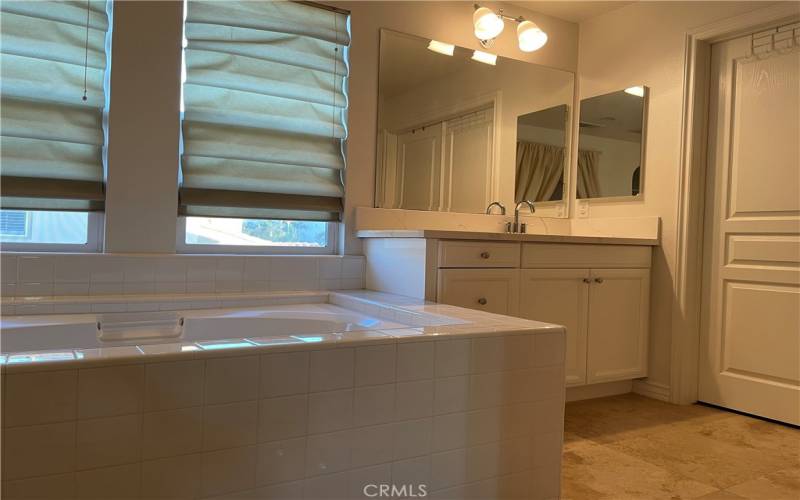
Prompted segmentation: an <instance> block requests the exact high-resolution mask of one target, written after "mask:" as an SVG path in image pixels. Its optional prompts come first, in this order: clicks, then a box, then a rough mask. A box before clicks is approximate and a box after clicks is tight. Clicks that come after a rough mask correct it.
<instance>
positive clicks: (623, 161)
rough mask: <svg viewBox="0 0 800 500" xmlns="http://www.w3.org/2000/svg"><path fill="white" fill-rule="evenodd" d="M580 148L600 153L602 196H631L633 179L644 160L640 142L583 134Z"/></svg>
mask: <svg viewBox="0 0 800 500" xmlns="http://www.w3.org/2000/svg"><path fill="white" fill-rule="evenodd" d="M578 148H579V149H581V150H588V151H597V152H598V153H600V163H598V165H597V178H598V180H599V184H600V196H630V194H631V177H632V176H633V171H634V170H636V167H638V166H639V164H640V163H641V159H642V151H641V147H640V144H639V143H638V142H631V141H621V140H619V139H611V138H609V137H598V136H596V135H588V134H583V135H581V136H580V140H579V141H578Z"/></svg>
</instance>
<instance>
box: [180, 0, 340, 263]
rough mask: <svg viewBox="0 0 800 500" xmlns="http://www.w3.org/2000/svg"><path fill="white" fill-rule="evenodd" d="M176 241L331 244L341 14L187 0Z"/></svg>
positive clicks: (280, 246) (226, 245) (321, 248)
mask: <svg viewBox="0 0 800 500" xmlns="http://www.w3.org/2000/svg"><path fill="white" fill-rule="evenodd" d="M185 15H186V20H185V23H184V52H183V68H182V79H183V86H182V101H181V106H182V109H181V116H182V127H181V129H182V130H181V132H182V138H183V141H182V144H183V150H182V154H181V175H180V190H179V209H178V211H179V214H180V215H181V217H180V222H179V229H178V249H179V250H180V251H183V252H206V251H215V252H231V253H233V252H240V251H241V252H247V253H249V252H276V253H277V252H280V253H287V252H312V253H313V252H331V251H332V249H333V237H334V234H335V232H336V225H335V223H336V222H338V221H339V220H340V219H341V213H342V210H343V197H344V177H345V175H344V172H345V163H346V162H345V160H346V154H345V152H346V141H347V77H348V71H349V64H348V46H349V43H350V34H349V13H347V12H345V11H341V10H338V9H334V8H328V7H325V6H321V5H318V4H312V3H310V2H250V1H234V0H232V1H227V2H219V1H201V0H188V1H187V2H186V10H185Z"/></svg>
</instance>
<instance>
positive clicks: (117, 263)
mask: <svg viewBox="0 0 800 500" xmlns="http://www.w3.org/2000/svg"><path fill="white" fill-rule="evenodd" d="M124 277H125V268H124V259H123V258H122V257H115V256H111V255H98V256H95V258H93V259H92V262H91V267H90V272H89V283H91V284H97V283H118V284H120V285H121V284H122V282H123V281H124Z"/></svg>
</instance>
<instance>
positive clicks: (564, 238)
mask: <svg viewBox="0 0 800 500" xmlns="http://www.w3.org/2000/svg"><path fill="white" fill-rule="evenodd" d="M356 236H358V237H359V238H430V239H442V240H492V241H522V242H538V243H594V244H602V245H645V246H658V244H659V242H658V238H630V237H624V236H622V237H617V236H588V235H566V234H531V233H493V232H488V231H487V232H483V231H454V230H438V229H362V230H359V231H356Z"/></svg>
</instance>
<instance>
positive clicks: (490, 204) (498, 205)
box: [486, 201, 506, 215]
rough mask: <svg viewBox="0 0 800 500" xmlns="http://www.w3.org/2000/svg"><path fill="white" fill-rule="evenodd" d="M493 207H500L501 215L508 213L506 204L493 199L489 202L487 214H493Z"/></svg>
mask: <svg viewBox="0 0 800 500" xmlns="http://www.w3.org/2000/svg"><path fill="white" fill-rule="evenodd" d="M492 207H500V215H505V214H506V207H505V205H503V204H502V203H500V202H499V201H493V202H491V203H489V206H488V207H486V215H491V214H492Z"/></svg>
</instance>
